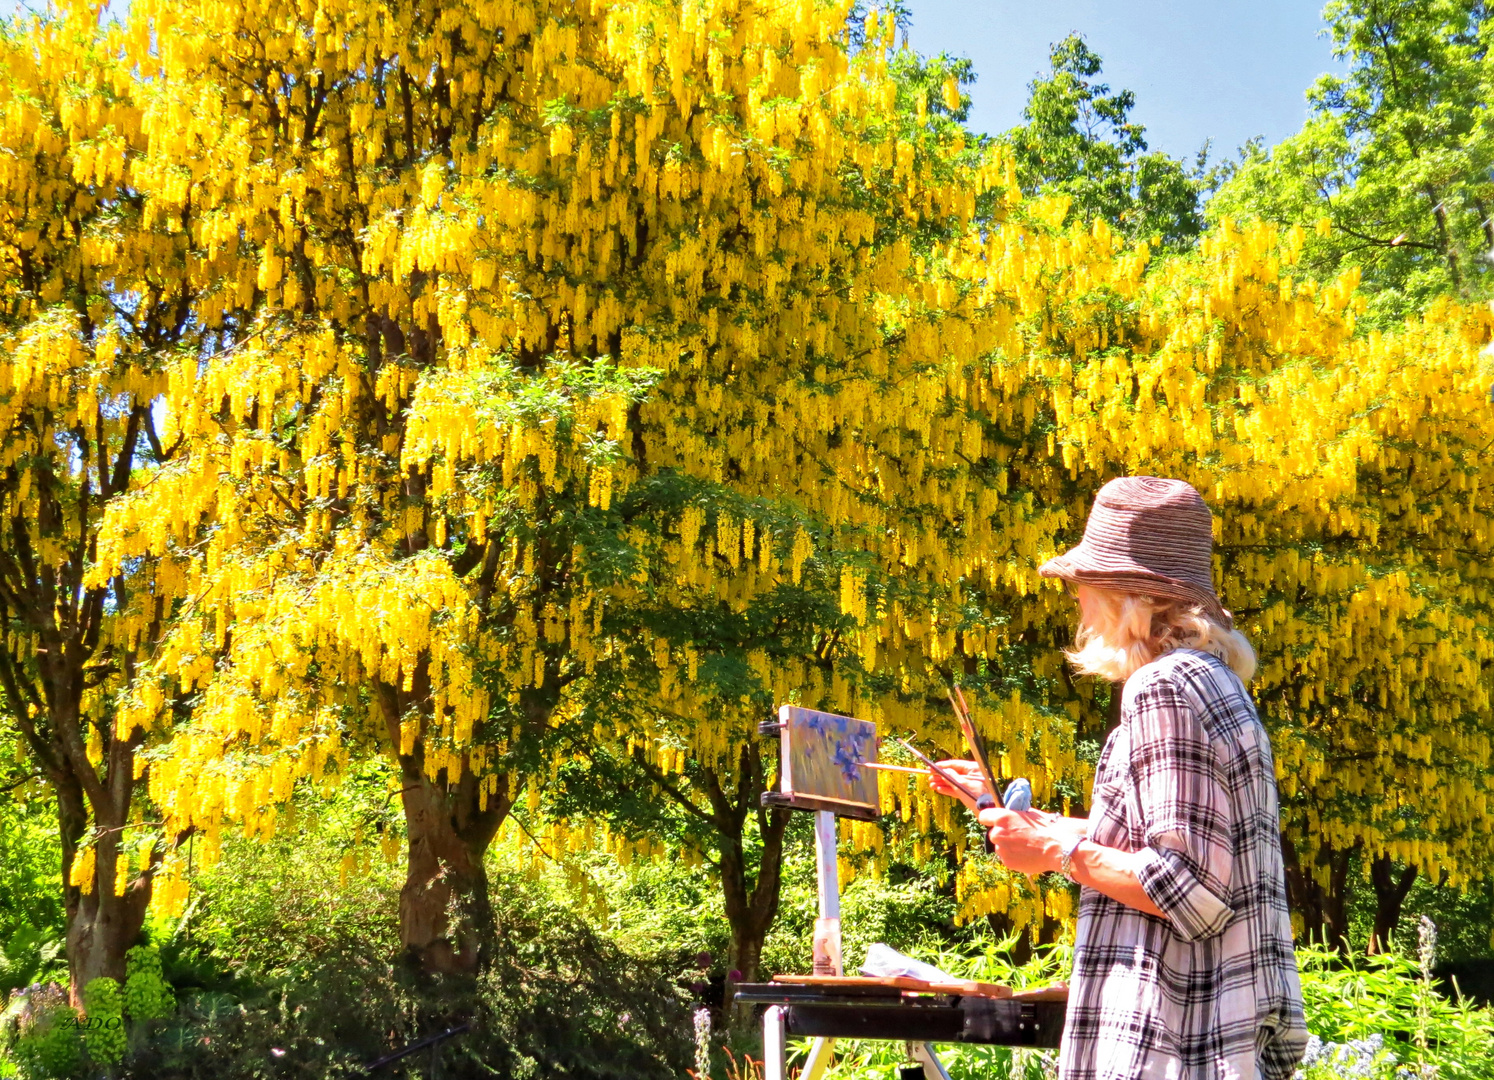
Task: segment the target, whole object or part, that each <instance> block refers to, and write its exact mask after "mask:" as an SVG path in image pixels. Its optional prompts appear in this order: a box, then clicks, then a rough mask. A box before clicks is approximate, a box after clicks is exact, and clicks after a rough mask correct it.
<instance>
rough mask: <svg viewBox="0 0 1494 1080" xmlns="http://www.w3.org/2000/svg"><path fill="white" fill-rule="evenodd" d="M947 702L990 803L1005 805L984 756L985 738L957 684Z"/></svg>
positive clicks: (988, 760)
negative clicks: (989, 797)
mask: <svg viewBox="0 0 1494 1080" xmlns="http://www.w3.org/2000/svg"><path fill="white" fill-rule="evenodd" d="M949 703H950V705H952V706H953V707H954V712H955V717H956V718H957V719H958V720H959V722H960V733H961V734H962V735H964V736H965V743H966V745H967V746H969V747H970V754H971V756H972V757H973V758H975V764H976V765H977V766H978V767H979V768H980V775H981V777H982V778H983V779H984V780H985V782H986V790H987V791H989V792H990V793H991V800H992V805H994V806H1003V805H1005V804H1004V803H1003V802H1002V801H1001V789H1000V788H999V787H997V786H996V776H995V774H994V773H993V772H992V771H991V759H990V758H988V757H987V756H986V744H985V740H983V739H982V738H981V737H980V732H978V731H976V730H975V723H974V721H972V720H971V719H970V706H969V705H967V704H966V703H965V693H964V691H962V690H961V689H960V688H959V687H958V686H956V687H955V688H954V689H953V690H952V691H951V692H950V695H949Z"/></svg>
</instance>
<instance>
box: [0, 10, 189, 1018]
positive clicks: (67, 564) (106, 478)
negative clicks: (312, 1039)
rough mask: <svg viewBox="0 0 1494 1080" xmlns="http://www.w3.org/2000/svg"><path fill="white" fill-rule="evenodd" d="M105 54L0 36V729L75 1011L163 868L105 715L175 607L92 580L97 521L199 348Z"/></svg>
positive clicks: (134, 746) (58, 23)
mask: <svg viewBox="0 0 1494 1080" xmlns="http://www.w3.org/2000/svg"><path fill="white" fill-rule="evenodd" d="M121 53H122V41H121V38H120V35H119V33H118V31H117V28H112V27H111V28H108V29H104V30H100V28H99V26H98V24H97V19H96V15H95V13H94V12H93V11H92V9H86V8H64V9H63V10H62V12H61V13H60V14H58V15H56V16H54V17H48V18H44V19H35V20H31V21H30V22H29V23H28V24H26V25H25V26H21V25H7V26H6V27H5V29H4V30H3V32H0V143H3V147H4V150H3V153H4V156H5V159H6V161H7V163H8V164H7V166H6V168H5V169H4V170H3V171H0V281H3V286H0V288H3V291H0V444H3V451H0V517H3V521H4V526H3V528H0V620H3V625H4V637H3V639H0V691H3V699H0V700H3V706H0V709H3V712H0V715H3V722H4V724H5V726H6V728H7V729H9V731H10V732H11V733H13V734H15V735H17V736H18V738H19V740H20V742H21V745H22V747H23V750H24V754H25V755H26V757H27V758H29V759H30V761H31V762H32V763H33V766H34V768H35V770H36V772H37V773H38V774H39V776H40V778H41V779H42V780H44V781H45V784H46V787H47V793H48V795H49V796H50V797H51V798H54V799H55V800H56V803H55V805H56V812H57V826H58V832H59V835H60V839H61V853H62V860H61V872H62V883H61V884H62V888H61V893H62V897H63V906H64V911H65V917H66V926H67V930H66V935H67V936H66V941H67V958H68V964H69V968H70V971H71V975H72V985H73V992H74V994H75V995H76V994H77V993H78V992H79V991H80V990H81V987H82V986H83V985H84V984H85V983H86V982H88V981H89V980H90V979H92V978H94V977H96V976H100V975H109V976H112V977H115V978H123V976H124V965H125V952H126V950H127V949H129V948H130V946H132V945H133V944H134V943H135V941H136V938H137V936H138V935H139V933H140V929H141V926H142V923H143V920H144V918H145V912H146V906H147V903H148V902H149V899H150V896H151V889H152V875H153V874H154V871H155V868H156V866H157V865H158V863H159V861H160V859H161V857H162V854H163V848H162V843H161V834H160V832H159V829H158V826H159V822H154V821H148V820H146V818H147V814H146V813H145V805H146V804H145V800H144V799H143V790H142V786H143V782H144V781H143V776H144V774H146V773H147V772H148V770H149V765H148V762H147V761H146V760H145V759H144V758H143V757H142V756H141V747H142V743H143V739H144V735H143V733H141V732H132V731H128V730H121V729H119V728H117V727H116V725H115V724H114V704H115V700H116V698H117V696H118V694H119V693H120V691H121V689H122V688H123V687H124V686H125V685H126V684H127V683H128V681H129V680H130V679H131V678H133V677H134V676H135V674H136V673H137V670H138V669H139V668H140V667H141V666H142V665H144V664H148V663H149V662H150V659H151V656H152V653H153V650H154V647H155V644H156V642H157V639H158V636H159V633H160V629H161V625H162V621H163V619H164V618H166V617H167V616H169V614H170V612H169V608H168V606H167V605H168V601H169V598H168V597H166V596H164V595H163V594H161V593H160V592H159V591H158V590H157V587H156V583H155V581H154V574H153V567H154V563H153V560H150V559H145V560H139V561H135V562H132V563H131V564H130V565H128V566H119V567H116V568H115V569H114V570H113V571H112V572H110V573H108V574H107V575H99V576H97V577H95V578H93V579H91V580H90V579H89V577H88V576H89V574H90V573H92V572H93V571H94V570H95V569H96V565H95V558H96V544H97V538H98V531H99V528H100V526H101V523H102V521H103V517H104V512H105V510H106V509H107V507H108V506H109V504H110V503H112V502H114V501H116V500H118V499H120V498H121V497H123V496H124V495H125V494H126V493H127V492H128V491H130V490H131V489H132V488H133V487H134V486H135V485H136V483H137V481H138V473H137V469H138V468H139V467H140V466H143V465H144V464H146V463H149V462H161V461H164V460H165V459H166V458H168V457H169V455H170V453H171V450H172V448H173V447H172V445H171V444H170V443H169V442H168V443H166V444H164V445H163V443H162V440H161V437H160V435H159V433H158V431H157V425H156V417H155V414H154V413H153V412H152V409H151V402H152V400H153V399H154V398H155V397H156V396H157V395H159V393H160V392H161V390H162V388H163V387H164V370H165V368H166V367H167V366H168V364H171V363H173V362H174V357H175V355H176V350H178V349H183V348H184V349H187V350H191V349H192V348H194V347H196V342H197V340H198V339H197V334H196V328H195V326H194V325H193V323H192V320H191V312H192V308H191V304H192V300H193V290H192V288H191V286H190V284H189V282H188V281H187V280H186V277H185V275H184V273H183V267H182V258H181V256H182V247H183V245H182V243H181V238H180V233H179V231H178V232H177V234H176V235H173V229H172V228H171V227H170V226H167V225H164V224H162V223H160V222H152V220H151V219H150V217H149V216H148V215H147V214H146V213H145V206H144V199H143V197H142V196H141V194H140V192H139V190H138V189H137V188H136V187H135V186H134V185H133V184H132V183H131V181H130V173H131V170H132V168H134V167H135V166H136V164H137V162H138V160H139V156H140V154H141V152H142V150H143V148H144V142H145V137H144V134H143V132H142V129H141V113H140V108H139V105H138V103H137V102H136V100H135V99H134V96H133V90H134V81H133V79H132V76H131V75H130V72H129V68H128V65H127V64H126V63H125V62H124V59H123V57H122V55H121ZM190 219H191V212H190V209H188V208H183V211H182V214H181V216H180V217H179V218H178V219H176V221H175V222H173V223H172V224H173V225H175V226H176V229H177V230H179V229H180V228H181V227H182V225H183V224H185V223H187V222H189V221H190ZM167 707H168V708H171V707H175V703H173V704H171V705H168V706H167ZM167 835H168V837H169V838H171V839H173V840H174V839H175V838H174V836H173V835H172V834H167Z"/></svg>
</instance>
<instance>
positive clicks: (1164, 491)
mask: <svg viewBox="0 0 1494 1080" xmlns="http://www.w3.org/2000/svg"><path fill="white" fill-rule="evenodd" d="M1213 547H1214V533H1213V518H1212V516H1211V515H1210V514H1209V508H1208V507H1207V506H1205V505H1204V501H1203V497H1202V496H1201V495H1199V493H1198V492H1197V491H1196V490H1194V488H1193V485H1192V484H1188V483H1184V482H1183V481H1182V480H1162V479H1158V478H1157V477H1155V476H1123V477H1120V478H1119V479H1116V480H1112V481H1110V483H1108V484H1106V485H1105V486H1104V487H1102V488H1101V489H1100V490H1099V493H1098V494H1096V495H1095V505H1094V507H1093V509H1091V510H1090V512H1089V520H1088V521H1086V522H1085V523H1084V539H1083V540H1081V541H1079V546H1078V547H1075V548H1072V549H1071V550H1069V551H1066V552H1064V553H1063V554H1062V555H1059V556H1057V557H1056V558H1052V559H1049V560H1048V561H1047V562H1045V563H1044V564H1043V565H1042V566H1040V567H1038V573H1040V574H1042V575H1043V576H1044V577H1056V578H1063V579H1065V580H1066V581H1073V582H1076V583H1082V584H1085V585H1092V586H1094V587H1095V588H1097V589H1113V590H1115V591H1117V592H1127V593H1139V594H1141V595H1144V596H1161V597H1169V598H1171V599H1176V600H1184V601H1191V602H1192V603H1195V604H1198V605H1199V606H1200V607H1201V608H1203V610H1204V613H1205V614H1207V615H1208V616H1209V617H1210V618H1212V619H1214V620H1215V621H1216V622H1218V623H1219V624H1220V625H1221V626H1223V627H1225V628H1226V629H1231V628H1233V627H1234V619H1233V618H1232V617H1231V616H1230V613H1229V612H1228V611H1226V610H1225V609H1224V606H1223V605H1222V604H1220V603H1219V596H1218V594H1217V593H1215V592H1214V575H1213V563H1212V560H1211V558H1210V556H1211V554H1212V552H1213Z"/></svg>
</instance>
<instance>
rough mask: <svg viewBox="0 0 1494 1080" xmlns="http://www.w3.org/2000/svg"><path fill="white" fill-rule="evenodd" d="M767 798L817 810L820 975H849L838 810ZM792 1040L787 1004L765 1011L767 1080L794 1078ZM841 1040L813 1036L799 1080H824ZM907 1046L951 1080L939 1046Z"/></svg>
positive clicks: (927, 1073)
mask: <svg viewBox="0 0 1494 1080" xmlns="http://www.w3.org/2000/svg"><path fill="white" fill-rule="evenodd" d="M793 708H794V707H793V706H790V705H784V706H782V707H781V708H780V709H779V710H778V721H777V722H776V723H774V722H769V723H765V724H760V725H759V726H758V731H759V732H760V733H761V734H764V735H766V734H772V733H775V732H780V731H782V730H783V729H784V728H785V727H786V726H787V725H788V723H789V717H790V714H791V710H793ZM786 754H787V751H786V750H785V755H786ZM762 801H763V803H764V805H777V806H787V807H789V808H791V809H801V810H811V811H812V812H813V813H814V857H815V883H816V885H817V886H818V891H819V918H818V919H817V920H816V921H815V974H817V975H819V974H824V975H844V974H845V970H844V965H843V963H842V961H841V953H840V869H839V866H838V864H837V855H836V852H837V848H838V846H839V842H838V837H837V828H836V820H835V819H836V811H835V810H829V809H824V806H825V805H826V801H825V800H816V799H806V798H804V797H802V796H794V795H785V794H781V793H779V792H766V793H764V795H763V799H762ZM816 803H818V805H815V804H816ZM796 804H797V805H796ZM846 812H847V813H849V814H850V815H851V816H854V817H863V818H864V817H870V816H874V815H869V814H867V813H866V812H864V811H862V812H858V811H857V810H855V809H853V808H852V807H851V805H849V804H848V805H847V807H846ZM786 1039H787V1036H786V1033H785V1031H784V1010H783V1007H782V1006H779V1005H770V1006H768V1008H767V1009H766V1010H765V1011H764V1012H763V1080H788V1074H787V1070H786V1066H785V1062H784V1051H785V1049H786V1046H785V1043H786ZM835 1042H836V1040H835V1039H834V1038H832V1037H828V1036H816V1037H815V1038H813V1039H812V1040H811V1042H810V1046H809V1058H808V1060H806V1061H805V1063H804V1068H803V1070H802V1071H801V1072H800V1074H799V1078H798V1080H820V1077H822V1076H823V1075H824V1073H825V1070H826V1069H828V1068H829V1067H830V1059H831V1058H832V1056H833V1055H834V1053H835ZM907 1047H908V1053H909V1054H910V1055H911V1056H912V1058H913V1059H914V1060H915V1061H917V1062H918V1064H920V1065H921V1066H923V1075H924V1077H925V1080H950V1076H949V1073H948V1072H946V1071H945V1069H944V1066H943V1065H942V1064H940V1062H939V1058H938V1057H937V1056H936V1055H935V1054H934V1050H933V1047H931V1046H930V1045H929V1044H928V1043H926V1042H917V1043H914V1042H910V1043H908V1044H907Z"/></svg>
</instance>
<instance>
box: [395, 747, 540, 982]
mask: <svg viewBox="0 0 1494 1080" xmlns="http://www.w3.org/2000/svg"><path fill="white" fill-rule="evenodd" d="M411 760H412V759H411V757H410V756H409V755H406V756H403V757H401V758H400V764H401V767H402V768H401V771H402V773H403V779H404V790H403V791H402V792H401V798H402V800H403V802H404V808H405V825H406V827H407V829H408V831H409V848H408V863H407V865H406V869H405V885H404V888H402V889H401V890H400V894H399V937H400V945H401V946H402V947H403V949H404V952H405V956H406V958H407V959H408V960H409V961H410V962H411V963H412V964H414V965H415V966H416V967H418V968H419V969H420V970H422V971H428V972H466V973H471V972H475V971H477V970H478V969H479V968H480V967H482V966H483V965H484V964H485V963H486V962H487V960H488V959H489V950H490V949H491V946H492V942H493V935H494V931H495V925H494V921H493V905H492V901H491V899H490V898H489V896H488V875H487V870H486V869H485V867H484V866H483V856H484V855H485V854H486V853H487V849H488V844H489V843H491V842H492V839H493V836H494V835H495V834H496V833H497V832H498V827H499V826H500V825H501V824H502V823H503V819H504V818H505V817H507V816H508V811H509V810H510V809H511V807H512V805H513V804H512V802H511V801H510V800H509V798H508V791H507V785H505V784H500V785H499V790H498V791H497V792H495V793H493V794H490V795H489V796H488V799H487V807H486V809H484V808H483V807H482V805H481V802H482V800H481V796H480V794H479V792H478V783H479V781H478V780H477V779H476V778H475V777H473V776H472V774H471V773H470V772H464V773H463V775H462V778H461V780H459V781H458V782H457V783H456V785H455V786H454V787H447V786H446V785H443V784H438V783H436V782H435V781H432V780H430V779H427V778H426V777H425V775H424V774H423V773H422V772H420V770H419V769H418V768H410V767H409V766H408V764H407V763H409V762H411Z"/></svg>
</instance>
